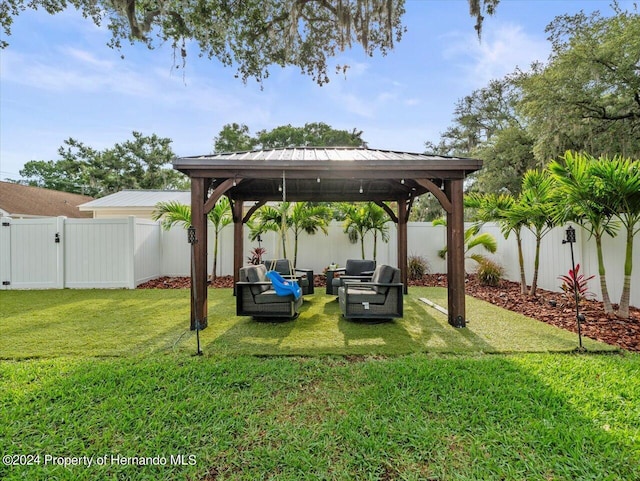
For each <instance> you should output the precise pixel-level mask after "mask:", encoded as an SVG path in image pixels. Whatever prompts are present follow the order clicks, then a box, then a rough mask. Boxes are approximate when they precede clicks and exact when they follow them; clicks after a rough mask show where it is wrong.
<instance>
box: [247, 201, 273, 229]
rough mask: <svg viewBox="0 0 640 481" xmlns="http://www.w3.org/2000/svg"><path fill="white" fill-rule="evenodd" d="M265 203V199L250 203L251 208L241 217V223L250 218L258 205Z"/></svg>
mask: <svg viewBox="0 0 640 481" xmlns="http://www.w3.org/2000/svg"><path fill="white" fill-rule="evenodd" d="M266 203H267V201H266V200H259V201H258V202H256V203H255V204H254V205H252V206H251V208H250V209H249V210H248V211H247V213H246V214H245V215H244V217H243V218H242V223H243V224H246V223H247V222H249V219H251V216H252V215H253V214H254V212H255V211H257V210H258V209H259V208H260V207H262V206H263V205H265V204H266Z"/></svg>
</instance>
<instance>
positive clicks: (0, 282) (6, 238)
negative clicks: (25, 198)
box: [0, 217, 11, 290]
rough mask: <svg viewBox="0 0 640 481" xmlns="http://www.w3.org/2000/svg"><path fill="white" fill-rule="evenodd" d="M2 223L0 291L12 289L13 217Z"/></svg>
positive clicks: (4, 218) (0, 233) (0, 234)
mask: <svg viewBox="0 0 640 481" xmlns="http://www.w3.org/2000/svg"><path fill="white" fill-rule="evenodd" d="M0 221H2V224H0V290H6V289H11V284H10V282H11V217H2V218H1V219H0ZM5 283H6V284H5Z"/></svg>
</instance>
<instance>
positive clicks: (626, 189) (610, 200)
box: [591, 156, 640, 319]
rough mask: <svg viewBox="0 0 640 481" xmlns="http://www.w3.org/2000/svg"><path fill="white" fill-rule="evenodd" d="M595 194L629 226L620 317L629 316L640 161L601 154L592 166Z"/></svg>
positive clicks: (639, 213)
mask: <svg viewBox="0 0 640 481" xmlns="http://www.w3.org/2000/svg"><path fill="white" fill-rule="evenodd" d="M591 173H592V175H593V176H594V177H595V181H594V183H593V188H594V195H595V196H596V198H598V199H602V200H603V201H604V202H606V204H605V205H606V206H607V208H608V209H610V210H611V212H613V213H614V215H615V216H616V217H617V218H618V219H619V220H620V222H621V223H622V225H623V226H624V227H625V229H626V234H627V235H626V249H625V262H624V284H623V286H622V294H621V296H620V305H619V307H618V313H617V315H618V317H621V318H624V319H627V318H629V298H630V295H631V272H632V271H633V238H634V236H635V234H637V233H638V232H639V231H640V161H638V160H631V159H628V158H623V157H618V156H616V157H614V158H613V159H611V160H609V159H608V158H607V157H600V158H599V159H598V161H597V162H596V163H595V164H594V165H593V167H592V171H591Z"/></svg>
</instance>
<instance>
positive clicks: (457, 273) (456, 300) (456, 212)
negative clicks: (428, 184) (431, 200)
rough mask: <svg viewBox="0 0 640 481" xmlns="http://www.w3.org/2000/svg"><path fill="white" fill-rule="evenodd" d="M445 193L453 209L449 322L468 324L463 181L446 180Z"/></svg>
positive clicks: (449, 220)
mask: <svg viewBox="0 0 640 481" xmlns="http://www.w3.org/2000/svg"><path fill="white" fill-rule="evenodd" d="M444 187H445V193H446V195H447V198H448V199H449V201H450V202H451V206H452V209H451V210H452V211H451V212H447V285H448V287H447V290H448V306H449V324H451V325H452V326H454V327H465V326H466V309H465V298H464V280H465V271H464V205H463V199H462V196H463V181H462V180H446V181H445V183H444Z"/></svg>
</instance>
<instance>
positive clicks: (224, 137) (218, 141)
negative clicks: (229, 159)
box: [213, 122, 257, 152]
mask: <svg viewBox="0 0 640 481" xmlns="http://www.w3.org/2000/svg"><path fill="white" fill-rule="evenodd" d="M256 145H257V140H256V139H255V138H253V137H251V135H249V127H247V126H246V125H245V124H237V123H235V122H234V123H232V124H226V125H225V126H224V127H222V130H221V131H220V132H219V133H218V135H217V136H216V137H214V139H213V150H214V152H242V151H245V150H253V149H254V148H255V147H256Z"/></svg>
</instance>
